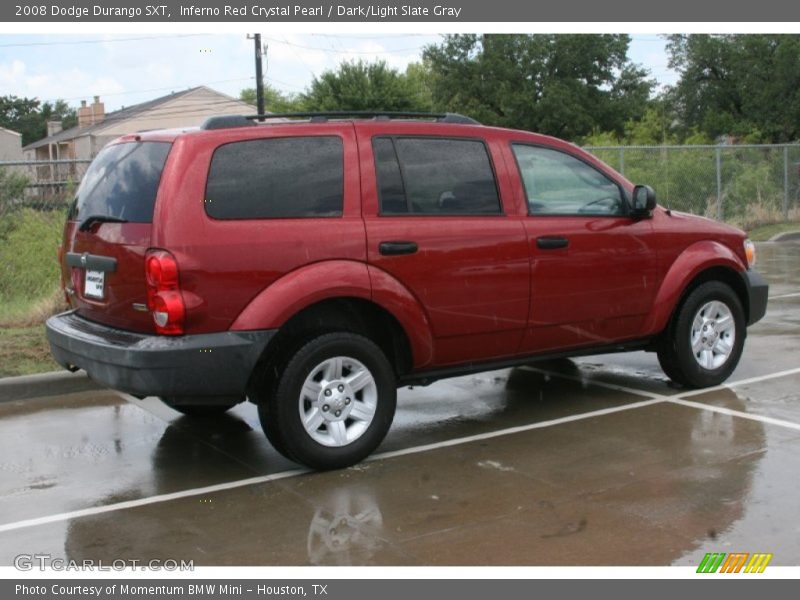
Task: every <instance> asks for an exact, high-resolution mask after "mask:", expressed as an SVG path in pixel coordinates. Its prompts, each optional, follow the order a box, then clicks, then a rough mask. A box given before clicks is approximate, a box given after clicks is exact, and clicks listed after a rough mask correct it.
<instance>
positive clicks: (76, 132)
mask: <svg viewBox="0 0 800 600" xmlns="http://www.w3.org/2000/svg"><path fill="white" fill-rule="evenodd" d="M201 89H206V90H208V91H211V92H214V93H215V94H218V95H220V96H225V97H226V98H227V97H229V96H227V95H226V94H222V93H221V92H218V91H216V90H212V89H211V88H207V87H206V86H202V85H201V86H197V87H193V88H189V89H187V90H183V91H180V92H173V93H171V94H167V95H166V96H161V97H159V98H155V99H153V100H148V101H146V102H142V103H140V104H133V105H131V106H127V107H125V108H121V109H119V110H115V111H113V112H110V113H106V115H105V118H104V119H103V120H102V121H100V122H99V123H95V124H93V125H89V126H87V127H70V128H69V129H64V130H62V131H59V132H58V133H55V134H53V135H50V136H47V137H45V138H42V139H40V140H36V141H35V142H33V143H31V144H28V145H27V146H25V147H24V148H23V150H33V149H34V148H39V147H41V146H46V145H48V144H55V143H58V142H66V141H68V140H73V139H75V138H79V137H83V136H86V135H92V134H95V133H98V132H100V131H101V130H103V129H105V128H106V127H108V126H109V125H110V124H113V123H118V122H119V121H124V120H126V119H132V118H135V117H138V116H139V115H141V114H142V113H145V112H147V111H149V110H152V109H154V108H157V107H159V106H160V105H162V104H165V103H167V102H170V101H172V100H175V99H176V98H180V97H181V96H186V95H188V94H191V93H192V92H195V91H197V90H201ZM230 100H231V101H232V102H235V101H236V99H235V98H230Z"/></svg>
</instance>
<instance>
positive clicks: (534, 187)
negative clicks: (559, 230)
mask: <svg viewBox="0 0 800 600" xmlns="http://www.w3.org/2000/svg"><path fill="white" fill-rule="evenodd" d="M512 147H513V149H514V155H515V156H516V159H517V165H519V171H520V176H521V177H522V182H523V185H524V186H525V193H526V194H527V197H528V212H529V213H530V214H553V215H620V214H624V213H625V202H624V201H623V198H622V193H621V191H620V188H619V187H618V186H617V184H615V183H614V182H613V181H611V180H610V179H609V178H608V177H606V176H605V175H603V174H602V173H601V172H600V171H598V170H597V169H594V168H593V167H590V166H589V165H587V164H586V163H585V162H583V161H581V160H578V159H577V158H575V157H574V156H570V155H569V154H565V153H564V152H559V151H557V150H551V149H549V148H540V147H538V146H527V145H524V144H513V145H512Z"/></svg>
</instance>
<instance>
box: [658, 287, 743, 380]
mask: <svg viewBox="0 0 800 600" xmlns="http://www.w3.org/2000/svg"><path fill="white" fill-rule="evenodd" d="M746 335H747V329H746V324H745V315H744V309H743V308H742V303H741V301H740V300H739V297H738V296H737V295H736V292H734V291H733V290H732V289H731V288H730V287H729V286H728V285H726V284H724V283H721V282H719V281H709V282H706V283H703V284H701V285H699V286H698V287H697V288H695V289H694V290H693V291H692V292H691V293H690V294H689V295H688V296H687V297H686V299H685V300H684V301H683V303H682V304H681V306H680V308H679V309H678V312H677V313H676V314H675V316H674V318H673V321H672V322H671V323H670V325H669V327H668V328H667V330H666V331H665V332H664V335H663V337H662V340H661V343H660V345H659V348H658V362H659V364H660V365H661V368H662V369H663V370H664V373H666V375H667V376H668V377H669V378H670V379H672V380H673V381H675V382H676V383H679V384H681V385H684V386H687V387H692V388H704V387H709V386H713V385H719V384H721V383H722V382H723V381H725V380H726V379H727V378H728V377H729V376H730V375H731V373H733V371H734V369H736V366H737V365H738V364H739V359H740V358H741V356H742V350H743V348H744V340H745V337H746Z"/></svg>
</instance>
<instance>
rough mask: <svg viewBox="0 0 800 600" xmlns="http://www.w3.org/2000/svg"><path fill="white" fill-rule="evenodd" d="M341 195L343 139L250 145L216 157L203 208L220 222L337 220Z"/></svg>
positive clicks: (239, 144) (221, 151)
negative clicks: (232, 220) (301, 218)
mask: <svg viewBox="0 0 800 600" xmlns="http://www.w3.org/2000/svg"><path fill="white" fill-rule="evenodd" d="M343 190H344V151H343V148H342V140H341V138H339V137H334V136H324V137H323V136H317V137H292V138H271V139H261V140H248V141H244V142H233V143H230V144H225V145H224V146H220V147H219V148H218V149H217V150H216V151H215V152H214V157H213V158H212V159H211V169H210V170H209V174H208V184H207V186H206V199H205V206H206V213H208V215H209V216H211V217H214V218H216V219H270V218H292V217H339V216H341V215H342V203H343V198H344V191H343Z"/></svg>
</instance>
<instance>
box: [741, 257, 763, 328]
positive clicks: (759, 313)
mask: <svg viewBox="0 0 800 600" xmlns="http://www.w3.org/2000/svg"><path fill="white" fill-rule="evenodd" d="M742 278H743V279H744V283H745V286H746V287H747V295H748V311H747V324H748V325H752V324H753V323H755V322H756V321H760V320H761V319H762V318H763V317H764V315H765V314H766V313H767V300H768V299H769V285H767V282H766V281H765V280H764V278H763V277H762V276H761V275H760V274H759V273H757V272H756V271H749V270H748V271H745V272H744V273H743V274H742Z"/></svg>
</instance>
